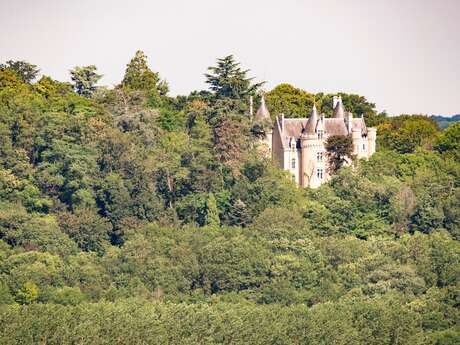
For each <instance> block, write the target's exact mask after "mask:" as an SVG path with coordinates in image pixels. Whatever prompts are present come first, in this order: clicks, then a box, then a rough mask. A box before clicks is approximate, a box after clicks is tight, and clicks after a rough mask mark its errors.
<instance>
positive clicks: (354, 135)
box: [351, 129, 361, 157]
mask: <svg viewBox="0 0 460 345" xmlns="http://www.w3.org/2000/svg"><path fill="white" fill-rule="evenodd" d="M351 139H352V141H353V154H354V155H358V157H359V156H360V154H359V153H360V144H361V129H352V131H351Z"/></svg>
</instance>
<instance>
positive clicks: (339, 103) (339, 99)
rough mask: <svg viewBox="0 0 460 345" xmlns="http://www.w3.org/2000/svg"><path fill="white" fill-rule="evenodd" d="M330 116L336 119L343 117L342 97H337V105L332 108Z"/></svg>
mask: <svg viewBox="0 0 460 345" xmlns="http://www.w3.org/2000/svg"><path fill="white" fill-rule="evenodd" d="M332 117H334V118H336V119H343V118H345V109H344V108H343V104H342V97H340V96H339V97H337V105H336V106H335V108H334V112H333V113H332Z"/></svg>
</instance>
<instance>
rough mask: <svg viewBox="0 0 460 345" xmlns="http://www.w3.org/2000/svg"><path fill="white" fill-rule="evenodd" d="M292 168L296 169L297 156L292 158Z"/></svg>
mask: <svg viewBox="0 0 460 345" xmlns="http://www.w3.org/2000/svg"><path fill="white" fill-rule="evenodd" d="M291 168H292V169H295V158H292V160H291Z"/></svg>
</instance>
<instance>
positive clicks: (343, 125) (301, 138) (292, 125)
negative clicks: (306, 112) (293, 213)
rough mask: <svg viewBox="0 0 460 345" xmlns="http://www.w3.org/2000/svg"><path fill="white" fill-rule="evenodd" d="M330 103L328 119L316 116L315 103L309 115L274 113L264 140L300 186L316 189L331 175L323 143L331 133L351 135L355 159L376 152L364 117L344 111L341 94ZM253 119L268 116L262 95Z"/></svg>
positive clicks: (371, 130)
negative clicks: (330, 108) (287, 115)
mask: <svg viewBox="0 0 460 345" xmlns="http://www.w3.org/2000/svg"><path fill="white" fill-rule="evenodd" d="M333 102H334V103H333V109H334V111H333V115H332V117H330V118H326V117H325V116H324V114H321V115H319V114H318V111H317V109H316V106H313V110H312V112H311V114H310V116H309V117H308V118H292V119H287V118H284V116H283V115H282V114H281V115H279V116H277V118H276V120H275V123H274V125H273V128H272V130H270V131H269V132H268V133H267V135H266V138H265V140H264V142H263V145H264V146H266V147H268V152H269V155H270V156H271V157H272V158H273V159H274V160H275V161H277V162H278V164H279V165H280V167H281V168H283V169H284V170H287V171H289V172H290V173H291V174H292V178H293V180H294V181H295V182H296V183H297V184H299V185H300V186H302V187H311V188H316V187H319V186H320V185H321V184H322V183H324V182H325V181H327V180H328V179H329V178H330V176H329V174H328V163H327V158H326V150H325V148H324V144H325V142H326V140H327V138H328V137H329V136H331V135H351V137H352V140H353V154H354V155H356V156H357V157H358V158H364V159H367V158H369V157H370V156H372V154H374V152H375V141H376V136H377V131H376V129H375V128H368V127H367V126H366V123H365V121H364V118H363V117H358V118H354V117H353V114H352V113H350V112H347V111H345V109H344V106H343V103H342V99H341V97H337V96H334V99H333ZM256 118H257V119H259V120H262V119H270V113H269V111H268V109H267V106H266V104H265V100H264V99H263V97H262V102H261V106H260V108H259V110H258V111H257V113H256Z"/></svg>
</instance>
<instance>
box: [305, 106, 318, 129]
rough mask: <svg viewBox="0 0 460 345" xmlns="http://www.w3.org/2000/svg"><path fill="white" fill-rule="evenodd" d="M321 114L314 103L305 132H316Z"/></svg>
mask: <svg viewBox="0 0 460 345" xmlns="http://www.w3.org/2000/svg"><path fill="white" fill-rule="evenodd" d="M318 120H319V116H318V110H317V109H316V104H313V108H312V110H311V113H310V117H309V118H308V121H307V124H306V125H305V128H304V133H305V134H315V129H316V124H317V123H318Z"/></svg>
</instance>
